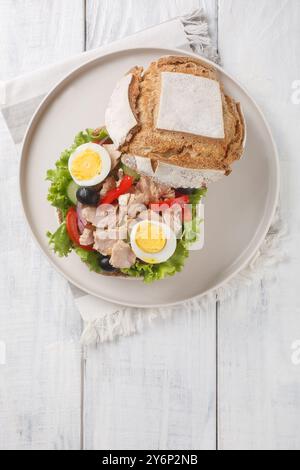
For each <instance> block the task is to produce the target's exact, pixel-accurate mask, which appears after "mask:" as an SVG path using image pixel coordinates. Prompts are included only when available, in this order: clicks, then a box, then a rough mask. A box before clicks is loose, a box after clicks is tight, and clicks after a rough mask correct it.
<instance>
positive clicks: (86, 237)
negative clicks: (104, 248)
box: [79, 228, 94, 246]
mask: <svg viewBox="0 0 300 470" xmlns="http://www.w3.org/2000/svg"><path fill="white" fill-rule="evenodd" d="M79 243H80V245H83V246H89V245H92V244H93V243H94V232H93V230H92V229H90V228H85V229H84V230H83V232H82V234H81V236H80V238H79Z"/></svg>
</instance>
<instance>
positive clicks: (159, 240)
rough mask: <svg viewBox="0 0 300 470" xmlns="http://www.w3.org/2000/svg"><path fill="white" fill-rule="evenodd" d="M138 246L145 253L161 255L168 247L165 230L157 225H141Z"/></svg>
mask: <svg viewBox="0 0 300 470" xmlns="http://www.w3.org/2000/svg"><path fill="white" fill-rule="evenodd" d="M135 241H136V244H137V246H138V247H139V248H140V249H141V250H142V251H144V252H145V253H159V252H160V251H162V250H163V249H164V247H165V246H166V238H165V236H164V232H163V229H162V228H161V227H160V226H159V225H155V224H150V223H149V224H140V226H139V227H138V229H137V231H136V237H135Z"/></svg>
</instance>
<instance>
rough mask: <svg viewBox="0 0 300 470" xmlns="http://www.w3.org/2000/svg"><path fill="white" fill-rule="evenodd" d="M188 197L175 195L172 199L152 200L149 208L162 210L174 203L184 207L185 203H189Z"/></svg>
mask: <svg viewBox="0 0 300 470" xmlns="http://www.w3.org/2000/svg"><path fill="white" fill-rule="evenodd" d="M189 202H190V199H189V197H188V196H187V195H183V196H180V197H175V198H173V199H165V200H164V201H159V202H153V203H151V204H150V208H151V209H152V210H158V211H159V210H162V209H165V208H168V207H172V206H174V205H175V204H178V205H179V206H181V207H184V206H185V205H186V204H189Z"/></svg>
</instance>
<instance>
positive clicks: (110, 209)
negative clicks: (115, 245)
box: [94, 204, 117, 229]
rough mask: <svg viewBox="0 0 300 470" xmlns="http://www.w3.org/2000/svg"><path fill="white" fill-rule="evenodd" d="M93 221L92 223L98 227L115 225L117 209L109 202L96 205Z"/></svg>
mask: <svg viewBox="0 0 300 470" xmlns="http://www.w3.org/2000/svg"><path fill="white" fill-rule="evenodd" d="M94 221H95V224H94V225H95V226H96V227H98V228H103V229H105V228H108V227H115V226H116V225H117V209H116V208H115V207H114V206H112V205H110V204H103V205H102V206H98V207H97V210H96V217H95V219H94Z"/></svg>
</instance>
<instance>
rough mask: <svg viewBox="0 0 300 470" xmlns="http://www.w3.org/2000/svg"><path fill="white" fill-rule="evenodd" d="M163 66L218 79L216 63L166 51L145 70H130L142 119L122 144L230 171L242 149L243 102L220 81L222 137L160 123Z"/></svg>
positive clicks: (157, 157) (163, 158) (186, 164)
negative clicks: (177, 129)
mask: <svg viewBox="0 0 300 470" xmlns="http://www.w3.org/2000/svg"><path fill="white" fill-rule="evenodd" d="M162 72H176V73H184V74H192V75H194V76H198V77H204V78H208V79H211V80H216V81H218V82H219V80H218V76H217V71H216V69H215V68H214V67H213V66H211V65H209V64H207V63H206V62H203V61H202V60H200V59H196V58H193V57H181V56H168V57H162V58H161V59H159V60H158V61H155V62H153V63H152V64H151V65H150V66H149V67H148V69H147V70H146V71H145V72H144V73H143V71H142V69H141V68H137V67H136V68H134V69H132V70H131V71H130V74H131V75H132V83H134V86H132V85H131V89H129V100H130V103H131V107H132V110H134V115H135V116H136V118H137V121H138V125H137V126H136V127H135V128H134V129H133V130H132V131H131V132H130V133H129V134H128V136H127V139H126V140H125V141H124V142H123V143H122V144H121V145H120V147H119V149H120V151H121V152H122V153H126V154H129V155H138V156H140V157H147V158H150V159H151V160H152V161H153V162H165V163H168V164H170V165H175V166H179V167H183V168H187V169H188V168H191V169H196V170H206V169H207V170H219V171H222V172H223V173H225V174H229V173H230V172H231V164H232V163H233V162H234V161H235V160H238V159H239V158H240V157H241V156H242V153H243V149H244V137H245V124H244V119H243V115H242V112H241V109H240V105H239V104H238V103H236V102H235V101H234V100H233V99H232V98H231V97H229V96H228V95H226V94H225V93H224V88H223V86H222V84H221V83H220V82H219V83H220V90H221V98H222V107H223V120H224V133H225V138H224V139H215V138H209V137H203V136H198V135H193V134H188V133H183V132H174V131H170V130H161V129H157V128H156V121H157V116H158V112H159V104H160V94H161V74H162Z"/></svg>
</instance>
